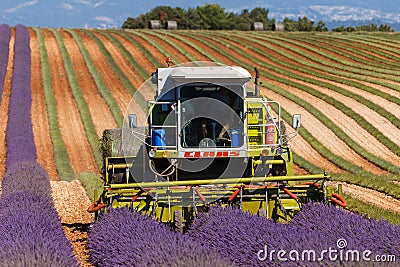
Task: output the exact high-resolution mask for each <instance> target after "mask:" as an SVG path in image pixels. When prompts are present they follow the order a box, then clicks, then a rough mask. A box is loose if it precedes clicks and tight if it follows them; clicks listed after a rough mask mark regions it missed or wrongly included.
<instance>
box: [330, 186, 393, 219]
mask: <svg viewBox="0 0 400 267" xmlns="http://www.w3.org/2000/svg"><path fill="white" fill-rule="evenodd" d="M328 184H331V185H333V186H335V187H337V185H338V184H342V185H343V192H344V193H346V194H349V195H350V196H351V197H354V198H356V199H358V200H361V201H363V202H366V203H369V204H372V205H374V206H376V207H378V208H382V209H385V210H390V211H393V212H396V213H400V200H398V199H395V198H393V197H391V196H388V195H386V194H384V193H381V192H378V191H376V190H372V189H369V188H365V187H361V186H358V185H354V184H348V183H344V182H329V183H328Z"/></svg>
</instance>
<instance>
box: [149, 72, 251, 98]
mask: <svg viewBox="0 0 400 267" xmlns="http://www.w3.org/2000/svg"><path fill="white" fill-rule="evenodd" d="M250 79H251V74H250V73H249V72H248V71H247V70H246V69H244V68H242V67H238V66H191V67H170V68H158V70H157V72H156V73H155V74H153V82H154V83H156V84H157V88H158V92H159V93H161V91H163V92H165V91H168V90H170V89H172V88H175V87H177V86H179V85H183V84H187V83H196V82H201V83H213V84H219V85H233V84H234V85H244V84H245V83H246V82H248V81H249V80H250Z"/></svg>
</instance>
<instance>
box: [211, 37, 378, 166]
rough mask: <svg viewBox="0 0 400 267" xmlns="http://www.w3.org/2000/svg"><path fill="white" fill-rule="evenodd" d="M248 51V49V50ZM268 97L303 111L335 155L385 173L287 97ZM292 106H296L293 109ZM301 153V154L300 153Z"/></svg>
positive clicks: (313, 132)
mask: <svg viewBox="0 0 400 267" xmlns="http://www.w3.org/2000/svg"><path fill="white" fill-rule="evenodd" d="M207 41H209V42H210V44H212V45H215V46H220V47H222V45H221V44H218V43H217V42H214V41H213V40H211V39H207ZM244 49H245V48H244ZM225 51H226V52H229V53H231V54H233V55H235V53H234V52H230V51H231V50H230V48H228V47H225ZM249 52H250V51H249ZM235 57H236V58H238V60H239V61H244V62H246V61H247V62H248V61H249V60H248V59H246V58H243V57H241V56H239V55H237V54H236V55H235ZM267 95H268V96H269V97H271V96H272V97H271V98H272V99H274V100H277V101H278V102H280V103H281V105H282V106H283V107H285V109H286V110H288V112H289V113H291V114H295V113H299V112H300V111H301V112H300V113H302V114H303V113H304V114H305V115H306V117H304V120H305V121H307V123H305V124H303V125H304V127H306V128H307V129H308V130H309V131H310V132H311V133H312V134H313V135H314V137H315V138H317V139H318V140H319V141H320V142H321V143H322V144H324V145H326V146H327V147H328V149H331V151H332V152H333V153H335V154H336V155H339V156H341V157H343V158H345V159H346V160H348V161H350V162H353V163H354V164H356V165H358V166H362V167H365V168H366V169H367V170H368V171H371V172H373V173H376V174H382V173H386V172H385V171H383V170H381V169H380V168H378V167H376V166H375V165H373V164H371V163H370V162H368V161H367V160H365V159H363V158H362V157H360V156H359V155H358V154H357V153H355V152H354V151H353V150H352V149H350V148H349V147H348V146H347V144H345V143H344V142H343V141H341V140H340V139H339V138H338V137H336V135H334V134H333V133H332V132H331V131H330V130H329V129H328V128H327V127H326V126H324V125H323V124H322V123H321V122H320V121H319V120H317V119H316V118H314V117H313V116H312V115H311V114H309V113H308V112H307V111H306V110H304V109H303V108H301V107H300V106H297V105H295V104H294V103H292V102H291V101H288V100H287V99H285V98H283V97H282V96H280V95H278V94H275V93H272V92H268V94H267ZM285 103H286V104H285ZM294 107H296V108H295V109H294ZM300 155H303V154H300Z"/></svg>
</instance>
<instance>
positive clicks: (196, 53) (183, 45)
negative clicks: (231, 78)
mask: <svg viewBox="0 0 400 267" xmlns="http://www.w3.org/2000/svg"><path fill="white" fill-rule="evenodd" d="M160 34H162V35H163V36H164V38H168V39H170V40H171V41H173V42H174V43H176V44H178V45H179V46H180V47H181V48H182V49H183V50H185V51H187V52H188V54H191V55H193V56H194V57H195V58H196V60H197V61H210V59H209V58H208V57H207V56H205V55H203V54H202V53H201V52H199V51H198V50H196V49H194V48H193V47H192V46H191V45H189V44H187V43H186V42H184V41H183V39H187V38H186V37H184V36H180V35H178V34H177V33H175V34H174V35H169V34H163V33H162V32H161V33H160ZM190 42H195V40H194V39H191V40H190ZM196 43H197V42H196Z"/></svg>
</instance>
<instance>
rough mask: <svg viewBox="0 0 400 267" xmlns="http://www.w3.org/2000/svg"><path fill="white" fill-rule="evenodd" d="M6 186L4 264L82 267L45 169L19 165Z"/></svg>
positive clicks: (0, 222) (0, 224) (0, 245)
mask: <svg viewBox="0 0 400 267" xmlns="http://www.w3.org/2000/svg"><path fill="white" fill-rule="evenodd" d="M18 183H19V184H18ZM2 187H3V189H4V191H3V193H2V195H1V198H0V262H1V264H0V265H1V266H10V267H11V266H65V267H67V266H68V267H69V266H72V267H74V266H79V264H78V261H77V259H76V257H75V256H74V254H73V250H72V246H71V243H70V242H69V241H68V239H67V238H66V237H65V234H64V232H63V229H62V225H61V220H60V218H59V215H58V213H57V210H56V209H55V207H54V203H53V201H52V198H51V190H50V183H49V178H48V175H47V173H46V172H45V170H44V169H43V168H42V167H41V166H40V165H39V164H38V163H34V162H19V163H16V164H15V165H13V167H11V168H10V169H8V170H7V172H6V174H5V176H4V178H3V182H2Z"/></svg>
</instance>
